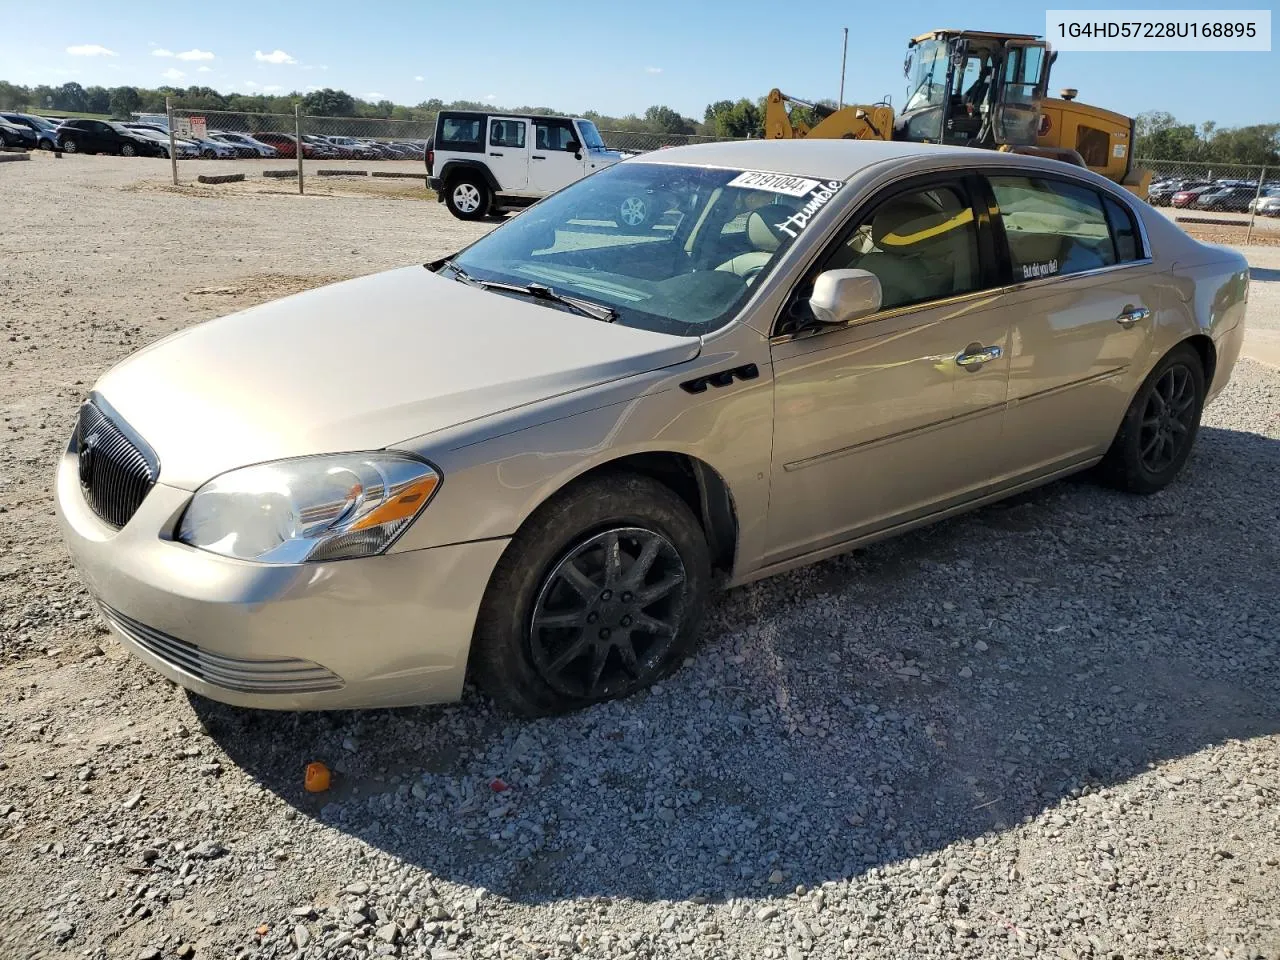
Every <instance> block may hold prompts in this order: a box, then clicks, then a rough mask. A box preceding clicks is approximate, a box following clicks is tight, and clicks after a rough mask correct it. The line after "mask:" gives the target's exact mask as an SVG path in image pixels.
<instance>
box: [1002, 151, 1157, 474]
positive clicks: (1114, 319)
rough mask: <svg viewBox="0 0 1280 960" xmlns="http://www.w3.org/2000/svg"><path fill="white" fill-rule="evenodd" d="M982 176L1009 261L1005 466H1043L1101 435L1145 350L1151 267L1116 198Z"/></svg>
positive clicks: (1092, 452)
mask: <svg viewBox="0 0 1280 960" xmlns="http://www.w3.org/2000/svg"><path fill="white" fill-rule="evenodd" d="M986 180H987V182H988V183H989V184H990V187H991V190H992V195H993V202H994V204H995V205H996V206H997V207H998V208H999V216H998V217H997V218H996V221H995V222H996V224H997V229H996V231H995V235H996V239H997V243H998V244H999V245H1001V246H1004V247H1005V250H1006V253H1005V256H1004V257H1003V258H1002V259H1003V260H1004V261H1005V262H1006V264H1008V268H1009V269H1011V271H1012V275H1011V276H1010V277H1009V286H1008V287H1007V288H1006V291H1005V296H1004V297H1003V298H1002V300H1001V303H1002V306H1003V308H1004V309H1005V312H1006V313H1007V314H1008V316H1009V317H1010V321H1011V329H1010V338H1009V406H1008V411H1007V413H1006V415H1005V429H1006V435H1007V437H1008V449H1009V450H1010V451H1011V453H1012V455H1013V457H1014V458H1015V461H1014V463H1013V464H1012V465H1011V466H1012V468H1013V472H1014V473H1016V474H1023V473H1048V472H1052V471H1054V470H1056V469H1060V468H1064V467H1067V466H1069V465H1071V464H1073V463H1077V462H1080V461H1084V460H1088V459H1091V458H1093V457H1097V456H1101V455H1102V454H1103V453H1105V452H1106V449H1107V447H1108V446H1109V445H1110V443H1111V440H1112V438H1113V437H1114V436H1115V432H1116V430H1117V429H1118V427H1119V424H1120V419H1121V417H1122V416H1123V415H1124V411H1125V408H1126V407H1127V406H1128V404H1129V400H1130V398H1131V397H1132V396H1133V393H1134V392H1135V391H1136V389H1137V387H1138V381H1139V380H1140V379H1141V376H1142V373H1143V371H1144V370H1145V369H1146V358H1147V356H1148V354H1149V353H1150V351H1151V349H1152V346H1151V344H1152V331H1153V329H1154V324H1155V323H1156V311H1157V309H1158V308H1159V305H1160V304H1159V294H1158V291H1159V283H1158V275H1157V271H1156V268H1155V266H1154V265H1153V264H1152V263H1151V260H1150V258H1149V256H1148V253H1147V251H1146V250H1145V249H1144V243H1145V238H1144V237H1143V235H1142V232H1141V230H1140V228H1139V221H1138V220H1137V217H1136V215H1135V214H1134V213H1133V212H1132V211H1131V210H1130V209H1129V208H1128V206H1127V203H1122V202H1120V201H1118V200H1116V199H1115V198H1113V197H1111V195H1110V194H1107V193H1103V192H1101V191H1099V190H1097V189H1095V188H1094V187H1093V186H1092V185H1089V184H1085V183H1082V182H1081V181H1077V180H1074V179H1068V178H1065V177H1063V178H1060V177H1057V176H1043V175H1040V174H1038V173H1037V174H1036V175H1034V176H1028V175H1027V174H1026V172H1025V171H1024V172H1022V173H1018V174H1014V173H1010V175H1008V176H998V175H991V176H988V177H987V178H986Z"/></svg>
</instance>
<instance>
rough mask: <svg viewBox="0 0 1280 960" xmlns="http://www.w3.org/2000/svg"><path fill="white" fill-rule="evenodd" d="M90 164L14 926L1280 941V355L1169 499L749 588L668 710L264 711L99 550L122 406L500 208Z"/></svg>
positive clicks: (23, 486) (22, 606)
mask: <svg viewBox="0 0 1280 960" xmlns="http://www.w3.org/2000/svg"><path fill="white" fill-rule="evenodd" d="M76 163H77V166H75V167H71V164H69V163H68V164H66V165H65V166H61V165H59V164H57V163H54V162H52V161H48V162H36V161H33V162H30V163H24V164H10V165H7V166H6V168H5V169H4V170H3V171H0V178H2V179H3V181H4V183H5V194H6V198H7V200H8V202H7V203H6V213H7V215H8V216H9V218H10V219H9V221H8V223H7V227H6V229H5V230H4V231H3V232H0V261H2V262H3V263H4V264H5V266H6V268H7V269H6V270H5V271H4V272H3V273H0V294H2V295H3V300H2V301H0V302H3V303H4V305H5V309H4V311H3V313H2V314H0V323H3V330H4V333H5V334H6V336H5V337H3V338H2V339H0V345H2V347H3V352H2V353H0V363H2V364H3V369H4V370H5V376H4V377H3V378H2V379H0V405H2V406H3V415H4V421H5V423H4V425H5V431H4V433H3V435H0V436H2V437H3V439H0V513H3V514H5V516H4V517H3V521H0V644H2V646H0V653H2V655H3V659H2V660H0V663H2V664H3V666H2V667H0V696H2V697H3V704H4V708H3V711H2V712H0V956H3V957H5V958H9V957H14V958H25V957H38V956H48V957H53V956H72V955H75V956H81V957H89V958H99V957H111V958H116V957H125V958H170V957H176V958H182V960H188V958H193V957H194V958H196V960H201V958H249V957H290V958H305V960H318V958H328V957H333V958H357V957H359V958H363V957H373V956H399V957H430V958H433V960H441V958H448V957H459V958H461V957H513V958H514V957H527V958H535V957H536V958H547V957H576V956H581V957H590V958H604V957H611V958H641V957H644V958H667V957H715V958H720V957H731V958H732V957H740V958H744V960H746V958H758V957H764V958H786V960H800V958H809V957H813V958H822V957H850V958H855V957H857V958H877V960H879V958H884V960H888V958H901V957H927V956H937V957H966V958H983V960H987V958H1002V957H1051V958H1063V960H1070V958H1081V960H1083V958H1090V957H1092V958H1107V960H1113V958H1131V957H1146V956H1156V957H1169V958H1186V957H1222V958H1226V957H1232V958H1258V957H1263V958H1277V957H1280V907H1278V906H1277V905H1278V904H1280V658H1278V657H1277V652H1276V646H1277V632H1278V629H1277V624H1278V622H1280V617H1278V616H1277V613H1278V609H1277V597H1278V596H1280V523H1278V522H1277V521H1278V520H1280V517H1278V516H1277V513H1278V508H1277V503H1280V498H1278V497H1277V492H1278V481H1277V479H1276V478H1277V477H1280V372H1278V371H1277V370H1275V369H1273V368H1271V367H1268V366H1265V365H1263V364H1260V363H1256V362H1253V361H1249V360H1245V361H1242V363H1241V365H1240V366H1239V367H1238V368H1237V373H1236V377H1235V380H1234V382H1233V384H1232V386H1231V387H1230V389H1229V390H1228V391H1227V392H1226V393H1225V394H1224V395H1223V396H1222V398H1221V399H1220V400H1219V401H1218V402H1217V403H1216V404H1215V405H1214V406H1213V407H1212V408H1211V409H1210V411H1209V412H1208V414H1207V418H1206V426H1205V429H1204V431H1203V433H1202V435H1201V439H1200V443H1199V445H1198V447H1197V449H1196V452H1195V454H1194V456H1193V458H1192V460H1191V462H1190V464H1189V469H1188V471H1187V473H1186V475H1185V478H1184V479H1183V480H1181V481H1180V482H1179V483H1177V484H1175V485H1174V486H1173V487H1172V488H1171V489H1169V490H1167V491H1165V492H1164V493H1162V494H1160V495H1157V496H1155V497H1151V498H1145V499H1138V498H1131V497H1127V496H1122V495H1119V494H1116V493H1113V492H1109V491H1106V490H1103V489H1100V488H1098V487H1096V486H1094V485H1092V484H1090V483H1089V482H1088V481H1087V480H1073V481H1068V482H1064V483H1058V484H1054V485H1052V486H1050V487H1047V488H1045V489H1043V490H1040V491H1037V492H1035V493H1033V494H1030V495H1027V496H1023V497H1020V498H1017V499H1015V500H1012V501H1009V502H1006V503H1003V504H1000V505H998V506H994V507H991V508H988V509H984V510H982V511H979V512H976V513H974V514H970V515H968V516H966V517H963V518H960V519H956V520H953V521H950V522H947V523H944V524H941V525H939V526H936V527H933V528H931V529H928V530H925V531H922V532H918V533H915V534H912V535H909V536H906V537H904V538H901V539H899V540H896V541H893V542H891V543H886V544H883V545H879V546H876V547H874V548H871V549H868V550H864V551H860V552H858V553H856V554H853V555H851V556H847V557H844V558H841V559H838V560H833V561H830V562H827V563H823V564H819V565H816V566H813V567H810V568H808V569H805V570H802V571H799V572H796V573H794V574H790V575H787V576H781V577H776V578H773V579H770V580H767V581H764V582H762V583H759V584H755V585H753V586H750V587H746V588H742V589H739V590H736V591H733V592H731V593H728V594H726V595H724V596H723V597H721V598H720V599H719V600H718V601H717V603H716V604H715V606H714V610H713V613H712V616H711V620H710V624H709V627H708V629H707V636H706V642H705V645H704V646H703V648H702V650H701V652H700V653H699V655H698V656H697V658H696V659H695V660H694V661H693V662H691V663H690V664H689V665H688V666H687V667H686V669H684V670H682V671H680V672H679V673H678V674H677V675H675V676H674V677H672V678H671V679H670V680H669V681H668V682H666V683H664V684H663V685H662V687H661V688H660V689H655V690H654V691H653V692H652V693H650V694H648V695H643V696H638V697H636V698H633V699H631V700H629V701H627V702H625V703H620V704H611V705H606V706H601V707H598V708H595V709H592V710H589V711H586V712H583V713H580V714H577V715H575V716H571V717H566V718H560V719H552V720H543V721H538V722H526V721H515V720H511V719H509V718H507V717H504V716H502V715H499V714H496V713H495V712H493V711H492V710H491V708H490V707H489V705H488V704H487V702H486V701H485V700H484V699H483V698H481V697H480V696H478V695H476V694H474V693H473V692H470V691H469V692H468V694H467V696H466V698H465V699H464V701H463V702H462V703H461V704H459V705H455V706H450V707H443V708H430V709H416V710H397V711H382V712H362V713H335V714H275V713H254V712H248V711H242V710H236V709H232V708H227V707H223V706H220V705H217V704H213V703H210V702H207V701H202V700H199V699H195V698H191V697H189V696H188V695H186V694H185V693H184V692H182V691H181V690H178V689H176V688H174V687H173V686H172V685H171V684H169V683H168V682H167V681H164V680H162V679H160V678H159V677H158V676H156V675H155V674H153V673H152V672H150V671H149V670H147V669H145V668H144V667H142V666H140V665H139V664H137V663H135V662H134V661H133V660H131V659H130V658H129V657H128V656H126V655H125V654H124V653H123V651H122V650H121V648H120V647H119V646H118V645H117V644H116V643H115V642H114V641H113V640H112V639H111V638H110V636H109V635H108V634H107V632H106V630H105V628H104V627H103V625H102V624H101V623H100V621H99V620H98V619H97V616H96V614H95V613H94V612H93V610H92V609H91V607H90V604H89V599H88V597H87V596H86V595H85V593H84V591H83V590H82V589H81V587H80V586H79V583H78V581H77V579H76V577H75V574H74V572H73V571H72V570H71V568H70V565H69V563H68V560H67V557H66V555H65V553H64V551H63V549H62V546H61V544H60V542H59V541H58V538H57V533H56V530H55V524H54V520H53V511H52V505H51V502H50V486H51V478H52V469H53V462H54V459H55V457H56V455H57V453H58V452H59V450H60V449H61V447H62V446H63V444H64V443H65V441H66V436H67V435H68V433H69V430H70V425H71V422H72V417H73V414H74V410H75V407H76V405H77V403H78V401H79V399H80V397H81V395H82V394H83V392H84V391H85V390H86V389H87V387H88V385H89V384H90V383H91V382H92V381H93V379H94V378H95V377H96V376H97V375H98V374H99V373H101V372H102V370H104V369H105V368H106V367H107V366H108V365H109V364H110V363H111V362H112V361H114V360H116V359H118V358H120V357H122V356H124V355H126V354H128V353H129V352H131V351H133V350H134V349H136V348H138V347H139V346H141V345H143V344H145V343H147V342H149V341H151V340H153V339H155V338H157V337H159V336H161V335H163V334H166V333H168V332H170V331H171V330H174V329H177V328H179V327H182V326H185V325H187V324H190V323H193V322H197V321H200V320H204V319H207V318H210V317H213V316H215V315H217V314H220V313H223V312H226V311H228V310H230V309H234V308H239V307H243V306H246V305H248V304H250V303H254V302H258V301H261V300H264V299H268V298H271V297H275V296H278V295H280V294H282V293H285V292H289V291H291V290H296V289H301V288H303V287H306V286H310V285H314V284H316V283H319V282H324V281H326V280H329V279H332V278H341V277H347V276H352V275H355V274H359V273H365V272H370V271H373V270H379V269H382V268H386V267H392V266H397V265H401V264H405V263H412V262H415V261H422V260H424V259H427V258H429V257H430V256H434V255H439V254H443V253H446V252H449V251H450V250H451V249H453V248H455V247H456V246H457V245H458V244H460V243H461V242H463V241H464V240H466V239H467V238H469V237H472V236H474V235H476V233H477V231H479V230H484V229H487V227H486V226H484V225H481V226H472V225H467V224H462V223H459V222H457V221H455V220H452V219H451V218H450V217H449V216H448V215H447V214H446V213H445V212H444V211H443V209H442V208H441V207H439V206H437V205H435V204H423V203H409V202H406V201H405V200H400V199H379V198H372V197H364V198H358V199H356V198H344V197H341V196H308V197H305V198H299V197H296V196H287V195H271V194H250V193H236V194H232V193H227V194H219V193H217V192H216V191H215V192H193V194H192V195H191V196H182V195H179V194H175V193H173V192H171V191H166V190H164V189H160V188H153V187H151V186H148V185H143V186H138V185H137V184H136V181H137V179H138V177H139V176H146V177H156V178H160V177H163V176H164V175H165V172H166V168H165V167H164V166H163V165H162V164H160V163H154V164H152V163H150V162H149V161H139V160H134V161H119V160H113V159H107V158H77V160H76ZM68 167H71V169H73V170H74V171H75V173H74V175H68V173H67V168H68ZM1271 272H1272V273H1274V272H1275V271H1274V270H1273V271H1271ZM1274 283H1275V281H1274V278H1272V279H1263V280H1260V281H1258V282H1257V283H1255V287H1260V288H1261V287H1267V286H1269V285H1270V286H1274ZM1269 295H1270V294H1269V293H1268V294H1267V295H1266V296H1269ZM1266 296H1256V297H1255V311H1256V310H1257V309H1258V307H1259V306H1260V305H1265V304H1266V303H1267V302H1268V301H1267V299H1266ZM1270 302H1271V303H1272V304H1274V300H1271V301H1270ZM1268 309H1269V310H1270V309H1274V307H1269V308H1268ZM1269 322H1270V323H1271V325H1273V326H1274V318H1272V319H1271V320H1270V321H1269ZM313 760H321V761H324V762H325V763H327V764H329V765H330V766H331V767H333V768H334V769H335V771H336V777H335V785H334V788H333V789H332V790H331V791H329V792H328V793H326V794H320V795H312V794H308V793H305V792H304V791H303V789H302V773H303V767H304V765H305V764H306V763H307V762H309V761H313Z"/></svg>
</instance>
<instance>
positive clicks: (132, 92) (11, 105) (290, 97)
mask: <svg viewBox="0 0 1280 960" xmlns="http://www.w3.org/2000/svg"><path fill="white" fill-rule="evenodd" d="M166 97H171V98H172V99H173V104H174V106H175V107H179V108H181V109H184V110H230V111H236V112H241V113H283V114H290V113H293V107H294V104H295V103H300V104H301V106H302V112H303V113H304V114H307V115H310V116H316V117H357V118H367V119H378V120H419V121H434V120H435V117H436V114H437V113H439V112H440V111H441V110H445V109H449V110H493V109H495V106H494V104H492V103H487V102H484V101H479V100H455V101H453V102H450V103H446V102H445V101H443V100H440V99H435V98H433V99H430V100H424V101H423V102H421V103H419V104H417V105H416V106H405V105H403V104H398V103H392V102H391V101H390V100H378V101H376V102H371V101H368V100H362V99H360V98H359V97H354V96H352V95H351V94H349V93H347V92H346V91H345V90H333V89H329V88H327V87H326V88H325V89H323V90H313V91H311V92H309V93H302V92H301V91H297V90H295V91H292V92H290V93H282V94H267V93H226V94H224V93H220V92H219V91H217V90H215V89H213V88H212V87H200V86H192V87H168V86H166V87H156V88H147V87H133V86H121V87H100V86H91V87H83V86H81V85H80V84H78V83H74V82H71V83H64V84H62V85H60V86H56V87H53V86H48V85H47V84H39V85H37V86H32V87H27V86H23V85H21V84H16V83H9V82H7V81H4V80H0V109H5V110H27V111H32V112H37V113H38V112H41V111H53V112H58V113H99V114H104V115H109V116H112V117H116V118H119V119H127V118H128V117H129V116H130V115H131V114H133V113H162V112H163V111H164V109H165V98H166ZM502 109H507V110H510V111H511V112H513V113H526V114H545V115H563V114H564V112H565V111H563V110H554V109H552V108H551V107H530V106H519V107H505V108H502ZM708 110H710V108H708ZM582 116H585V117H587V118H589V119H591V120H593V121H595V123H596V125H597V126H598V127H600V128H601V129H608V130H621V131H624V132H628V133H665V134H706V133H712V134H714V133H715V132H716V131H715V126H716V125H715V124H714V123H711V124H705V123H700V122H699V121H697V120H694V119H691V118H689V117H685V116H682V115H681V114H680V113H679V112H678V111H676V110H673V109H672V108H671V107H667V106H662V105H655V106H652V107H649V108H648V109H647V110H645V112H644V113H643V114H639V115H637V114H628V115H627V116H623V117H613V116H608V115H606V114H602V113H599V112H596V111H592V110H588V111H586V112H585V113H583V114H582ZM708 116H710V114H708Z"/></svg>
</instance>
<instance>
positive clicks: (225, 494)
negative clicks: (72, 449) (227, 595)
mask: <svg viewBox="0 0 1280 960" xmlns="http://www.w3.org/2000/svg"><path fill="white" fill-rule="evenodd" d="M439 486H440V475H439V474H438V473H437V472H436V471H435V470H433V469H432V468H431V467H430V466H429V465H428V464H426V463H424V462H423V461H422V460H419V459H417V458H416V457H413V456H410V455H409V454H402V453H390V452H379V453H351V454H333V455H326V456H319V457H304V458H300V459H296V460H280V461H277V462H275V463H264V464H259V465H258V466H254V467H243V468H241V469H239V470H232V471H230V472H229V473H224V474H222V475H221V476H219V477H215V478H214V479H212V480H210V481H209V482H208V483H206V484H205V485H204V486H203V487H201V488H200V489H199V490H197V491H196V493H195V496H194V497H192V498H191V503H190V504H189V505H188V506H187V510H186V513H185V514H183V517H182V522H181V523H180V524H179V525H178V540H180V541H181V542H182V543H185V544H189V545H190V546H193V547H199V548H201V549H202V550H209V551H211V552H213V553H219V554H222V555H223V556H224V557H235V558H236V559H239V560H256V561H258V562H260V563H302V562H303V561H306V560H345V559H348V558H351V557H369V556H373V555H375V554H379V553H382V552H383V551H384V550H386V549H387V547H389V546H391V544H392V542H393V541H394V540H395V539H396V537H397V536H399V535H400V534H401V533H402V532H404V529H405V528H406V527H407V526H408V525H409V524H410V523H412V522H413V519H414V517H416V516H417V515H418V513H419V512H420V511H421V510H422V508H423V507H425V506H426V505H427V502H428V501H429V500H430V499H431V497H432V495H433V494H434V493H435V491H436V489H437V488H438V487H439Z"/></svg>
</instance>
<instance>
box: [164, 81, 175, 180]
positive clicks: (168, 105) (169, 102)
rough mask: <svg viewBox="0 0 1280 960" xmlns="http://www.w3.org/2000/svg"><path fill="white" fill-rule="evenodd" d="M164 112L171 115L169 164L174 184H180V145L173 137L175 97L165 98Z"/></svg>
mask: <svg viewBox="0 0 1280 960" xmlns="http://www.w3.org/2000/svg"><path fill="white" fill-rule="evenodd" d="M164 112H165V113H166V114H168V116H169V166H171V167H172V168H173V185H174V186H175V187H176V186H177V185H178V146H177V144H176V143H175V142H174V137H173V99H172V98H171V97H165V98H164Z"/></svg>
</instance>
